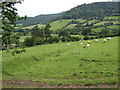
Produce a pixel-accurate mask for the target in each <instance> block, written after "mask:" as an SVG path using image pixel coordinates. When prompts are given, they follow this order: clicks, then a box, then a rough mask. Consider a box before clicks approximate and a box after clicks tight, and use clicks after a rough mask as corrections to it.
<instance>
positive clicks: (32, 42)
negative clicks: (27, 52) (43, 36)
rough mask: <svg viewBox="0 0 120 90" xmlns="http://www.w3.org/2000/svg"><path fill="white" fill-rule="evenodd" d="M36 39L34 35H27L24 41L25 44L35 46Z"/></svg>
mask: <svg viewBox="0 0 120 90" xmlns="http://www.w3.org/2000/svg"><path fill="white" fill-rule="evenodd" d="M34 41H35V38H34V37H27V38H26V39H25V41H24V43H25V46H29V47H30V46H33V45H34V44H35V43H34Z"/></svg>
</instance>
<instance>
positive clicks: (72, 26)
mask: <svg viewBox="0 0 120 90" xmlns="http://www.w3.org/2000/svg"><path fill="white" fill-rule="evenodd" d="M76 25H77V24H70V25H68V26H67V27H65V28H66V29H72V28H74V27H75V26H76Z"/></svg>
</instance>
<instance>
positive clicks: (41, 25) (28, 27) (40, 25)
mask: <svg viewBox="0 0 120 90" xmlns="http://www.w3.org/2000/svg"><path fill="white" fill-rule="evenodd" d="M37 25H38V27H39V28H41V29H42V28H44V27H45V25H43V24H37ZM34 26H36V25H32V26H27V27H23V29H32V28H33V27H34Z"/></svg>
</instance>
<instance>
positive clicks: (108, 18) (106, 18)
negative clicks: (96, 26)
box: [104, 16, 120, 20]
mask: <svg viewBox="0 0 120 90" xmlns="http://www.w3.org/2000/svg"><path fill="white" fill-rule="evenodd" d="M119 18H120V16H111V17H105V18H104V20H110V19H112V20H118V19H119Z"/></svg>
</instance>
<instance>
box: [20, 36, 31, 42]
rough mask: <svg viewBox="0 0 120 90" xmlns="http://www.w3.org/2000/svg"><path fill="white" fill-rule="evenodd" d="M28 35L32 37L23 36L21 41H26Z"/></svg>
mask: <svg viewBox="0 0 120 90" xmlns="http://www.w3.org/2000/svg"><path fill="white" fill-rule="evenodd" d="M27 37H31V36H21V37H20V39H19V40H20V42H24V40H25V38H27Z"/></svg>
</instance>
